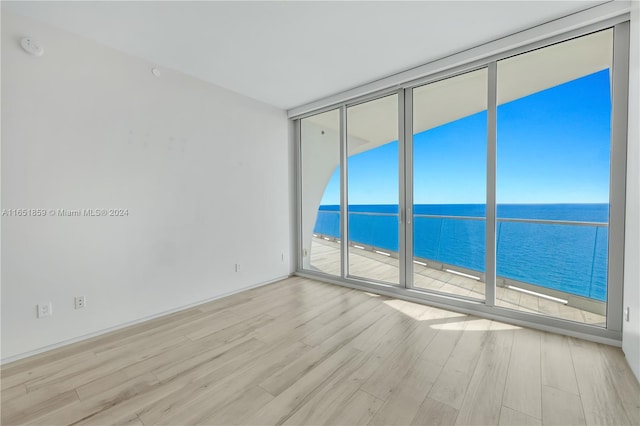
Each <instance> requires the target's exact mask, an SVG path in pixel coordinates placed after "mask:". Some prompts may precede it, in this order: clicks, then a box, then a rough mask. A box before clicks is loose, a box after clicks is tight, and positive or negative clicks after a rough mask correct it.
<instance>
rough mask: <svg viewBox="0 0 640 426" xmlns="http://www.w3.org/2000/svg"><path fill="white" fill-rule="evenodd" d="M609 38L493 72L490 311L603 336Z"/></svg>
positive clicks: (593, 37)
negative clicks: (494, 206)
mask: <svg viewBox="0 0 640 426" xmlns="http://www.w3.org/2000/svg"><path fill="white" fill-rule="evenodd" d="M612 48H613V30H611V29H609V30H605V31H600V32H597V33H594V34H590V35H587V36H584V37H580V38H577V39H574V40H570V41H567V42H564V43H559V44H555V45H552V46H549V47H545V48H542V49H538V50H534V51H532V52H528V53H524V54H522V55H518V56H514V57H511V58H508V59H504V60H502V61H498V63H497V72H498V76H497V82H498V85H497V87H498V91H497V95H498V110H497V113H498V115H497V117H498V118H497V191H496V196H497V201H498V223H497V274H498V285H499V288H498V296H499V297H497V301H496V303H497V305H499V306H503V307H507V308H511V309H518V310H524V311H529V312H537V313H540V314H544V315H549V316H554V317H558V318H563V319H567V320H571V321H577V322H585V323H589V324H597V325H600V326H604V325H605V322H606V318H605V316H606V300H607V252H608V244H607V241H608V222H609V186H610V181H609V174H610V151H611V61H612V56H613V52H612Z"/></svg>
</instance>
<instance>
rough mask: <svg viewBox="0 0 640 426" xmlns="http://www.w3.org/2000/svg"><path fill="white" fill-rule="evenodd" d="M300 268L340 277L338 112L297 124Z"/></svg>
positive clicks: (321, 115) (310, 118)
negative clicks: (300, 198) (300, 188)
mask: <svg viewBox="0 0 640 426" xmlns="http://www.w3.org/2000/svg"><path fill="white" fill-rule="evenodd" d="M300 151H301V152H300V157H301V158H300V161H301V169H302V206H301V207H302V211H301V217H302V223H301V225H302V267H303V269H306V270H312V271H320V272H324V273H327V274H331V275H337V276H340V266H341V256H340V242H339V241H340V238H341V232H340V111H339V110H337V109H336V110H332V111H328V112H325V113H322V114H318V115H314V116H312V117H308V118H304V119H302V120H301V121H300Z"/></svg>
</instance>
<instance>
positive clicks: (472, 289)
mask: <svg viewBox="0 0 640 426" xmlns="http://www.w3.org/2000/svg"><path fill="white" fill-rule="evenodd" d="M412 98H413V150H412V151H413V271H414V274H413V284H414V286H415V287H416V288H421V289H426V290H432V291H436V292H441V293H446V294H453V295H459V296H464V297H468V298H473V299H481V300H484V292H485V284H484V265H485V213H486V183H485V181H486V174H487V173H486V170H487V167H486V165H487V155H486V152H487V69H486V68H483V69H480V70H477V71H472V72H469V73H466V74H462V75H459V76H456V77H452V78H448V79H445V80H441V81H438V82H435V83H431V84H427V85H425V86H421V87H417V88H415V89H413V96H412Z"/></svg>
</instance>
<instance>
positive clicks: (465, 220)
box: [314, 210, 608, 304]
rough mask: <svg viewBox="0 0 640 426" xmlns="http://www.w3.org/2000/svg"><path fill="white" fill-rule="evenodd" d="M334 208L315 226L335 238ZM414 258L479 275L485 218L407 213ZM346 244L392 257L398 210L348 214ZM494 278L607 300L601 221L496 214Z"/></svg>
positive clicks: (605, 239)
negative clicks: (495, 272) (410, 214)
mask: <svg viewBox="0 0 640 426" xmlns="http://www.w3.org/2000/svg"><path fill="white" fill-rule="evenodd" d="M339 218H340V212H337V211H331V210H320V211H319V215H318V221H317V224H316V228H315V230H314V232H316V233H317V234H322V235H325V236H332V237H334V238H339V235H340V232H339V229H340V228H339V226H340V225H339V223H340V220H339ZM413 218H414V219H413V221H414V222H413V226H414V259H415V260H418V261H424V263H428V264H430V265H431V264H437V265H443V266H442V267H443V268H445V269H446V268H447V267H453V268H456V267H457V268H458V270H460V271H463V272H465V273H471V274H473V275H478V276H479V277H482V278H483V275H484V262H485V226H484V221H485V218H484V217H477V216H450V215H426V214H416V215H414V216H413ZM349 228H350V231H349V237H350V238H349V242H350V243H351V244H352V245H353V244H356V245H358V246H361V247H367V248H371V249H377V250H383V251H385V252H390V253H391V254H392V256H394V257H397V252H398V231H397V230H398V214H397V213H379V212H349ZM496 245H497V259H496V261H497V273H498V276H499V284H502V285H508V284H509V283H512V284H513V283H515V284H525V287H526V286H533V287H532V288H539V289H548V290H550V291H548V292H547V293H548V294H552V295H557V294H568V295H576V296H579V297H581V298H587V299H591V300H593V302H597V304H600V303H599V302H603V301H605V300H606V288H607V286H606V283H607V248H608V224H607V223H606V222H587V221H566V220H546V219H522V218H498V219H497V229H496Z"/></svg>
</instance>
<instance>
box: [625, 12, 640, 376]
mask: <svg viewBox="0 0 640 426" xmlns="http://www.w3.org/2000/svg"><path fill="white" fill-rule="evenodd" d="M630 53H631V55H630V67H629V68H630V69H629V133H628V151H627V212H626V224H625V259H624V260H625V261H624V265H625V266H624V296H623V297H624V308H627V307H629V309H630V318H629V321H623V323H622V350H623V351H624V353H625V355H626V357H627V360H628V361H629V365H631V369H632V370H633V372H634V373H635V375H636V377H637V378H638V380H640V122H638V117H640V2H638V1H635V2H633V6H632V10H631V46H630Z"/></svg>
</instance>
